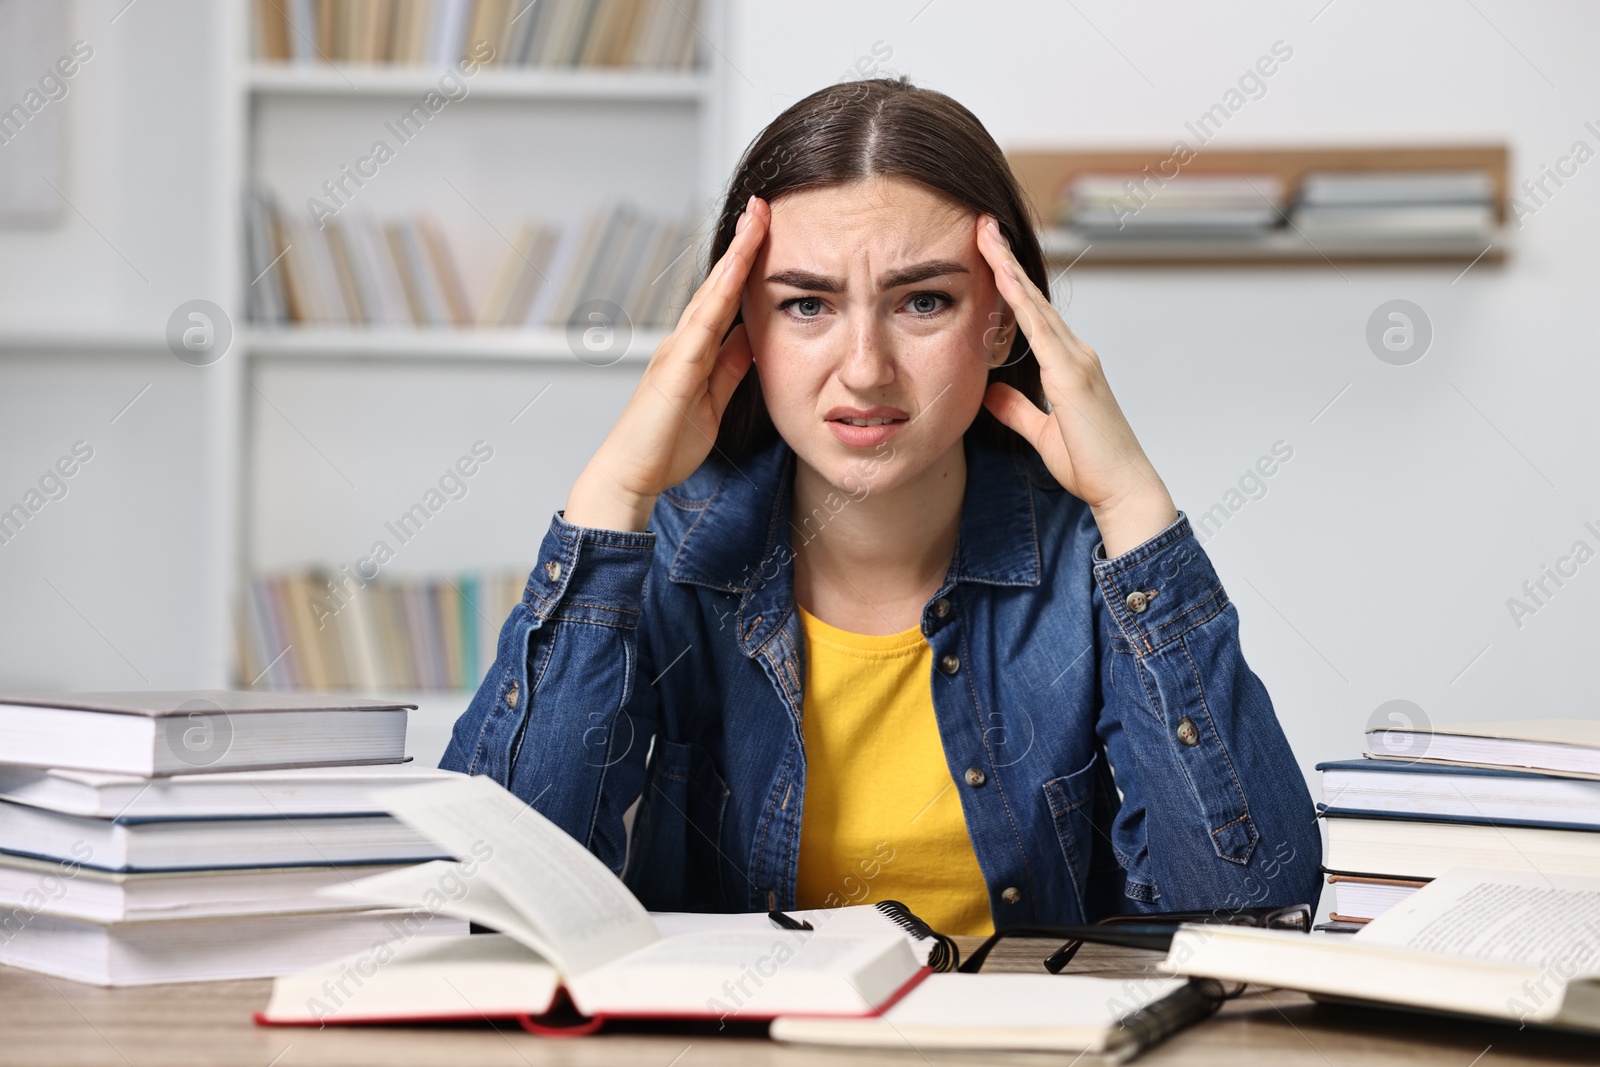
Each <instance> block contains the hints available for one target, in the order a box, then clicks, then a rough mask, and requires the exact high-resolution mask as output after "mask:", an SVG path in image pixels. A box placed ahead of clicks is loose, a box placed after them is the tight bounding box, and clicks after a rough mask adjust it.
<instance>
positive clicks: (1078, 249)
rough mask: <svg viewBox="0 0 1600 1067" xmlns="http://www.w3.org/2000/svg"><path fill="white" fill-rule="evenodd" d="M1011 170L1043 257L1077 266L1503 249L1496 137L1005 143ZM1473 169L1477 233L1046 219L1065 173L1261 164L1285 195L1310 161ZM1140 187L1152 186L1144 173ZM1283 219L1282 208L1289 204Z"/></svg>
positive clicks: (1357, 167)
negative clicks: (1482, 177) (1151, 145)
mask: <svg viewBox="0 0 1600 1067" xmlns="http://www.w3.org/2000/svg"><path fill="white" fill-rule="evenodd" d="M1007 158H1009V159H1010V161H1011V166H1012V169H1013V170H1015V172H1016V174H1017V178H1018V180H1019V181H1020V182H1021V183H1022V185H1023V188H1024V189H1025V191H1026V192H1027V194H1028V196H1029V197H1030V199H1031V200H1032V201H1033V205H1034V208H1035V210H1037V211H1038V212H1040V213H1041V215H1042V218H1041V219H1040V220H1039V221H1040V222H1041V223H1042V224H1043V225H1044V227H1045V228H1044V229H1043V230H1042V232H1041V236H1042V241H1043V244H1044V246H1045V255H1046V257H1047V258H1048V259H1050V260H1051V261H1052V262H1056V263H1063V262H1064V263H1071V264H1075V266H1076V267H1077V268H1083V267H1100V266H1104V267H1129V266H1152V267H1172V266H1201V267H1214V266H1230V265H1231V266H1250V265H1257V266H1260V265H1271V266H1286V265H1307V266H1318V265H1321V266H1326V265H1327V264H1329V263H1332V264H1336V265H1346V264H1350V265H1373V264H1378V265H1389V266H1399V265H1408V264H1416V265H1427V264H1453V265H1457V266H1459V267H1465V266H1467V265H1468V264H1473V263H1476V264H1479V265H1482V264H1496V263H1501V262H1504V260H1505V257H1506V251H1507V243H1508V241H1507V237H1508V231H1507V227H1506V219H1507V214H1506V194H1507V187H1508V182H1507V172H1508V167H1509V151H1508V150H1507V148H1506V147H1505V146H1504V145H1441V146H1436V147H1426V146H1422V147H1392V146H1377V145H1374V146H1348V147H1332V146H1330V147H1316V146H1308V147H1281V148H1274V147H1263V148H1247V149H1223V148H1206V147H1202V148H1200V149H1198V150H1195V151H1193V153H1192V155H1190V156H1189V157H1188V158H1187V160H1186V161H1185V160H1184V157H1183V156H1182V155H1180V154H1175V152H1174V150H1173V148H1171V147H1168V148H1158V149H1111V150H1103V151H1089V150H1084V151H1040V150H1033V151H1014V152H1010V153H1008V154H1007ZM1469 169H1470V170H1482V171H1485V172H1486V173H1487V174H1488V175H1489V178H1490V183H1491V187H1492V200H1493V208H1494V215H1495V218H1496V220H1497V223H1498V225H1497V227H1496V228H1495V230H1494V232H1493V233H1492V234H1490V235H1489V237H1488V239H1487V240H1484V239H1480V238H1477V237H1471V238H1468V237H1455V236H1427V235H1416V236H1401V235H1396V236H1392V237H1391V236H1384V237H1370V236H1368V237H1358V236H1354V235H1352V236H1351V237H1348V238H1344V237H1340V238H1335V237H1333V236H1331V235H1326V236H1324V235H1319V236H1318V237H1317V238H1316V239H1315V241H1314V242H1313V241H1312V240H1310V239H1308V238H1307V237H1305V236H1304V235H1303V234H1301V233H1299V232H1297V231H1296V229H1295V228H1294V227H1293V226H1292V225H1287V224H1282V225H1280V226H1278V227H1275V228H1273V229H1271V230H1266V231H1262V232H1261V233H1259V234H1254V235H1248V236H1241V237H1231V236H1228V237H1217V236H1194V237H1189V236H1163V237H1155V236H1146V235H1139V236H1123V235H1120V234H1111V235H1106V236H1098V235H1095V234H1093V233H1085V232H1082V231H1077V230H1072V229H1067V228H1065V227H1058V226H1055V225H1053V223H1054V217H1053V216H1054V213H1055V210H1056V206H1057V204H1058V202H1059V200H1060V197H1061V193H1062V190H1063V188H1064V187H1065V185H1066V183H1068V182H1070V181H1071V180H1072V179H1073V178H1075V177H1077V176H1079V175H1085V174H1102V175H1103V174H1127V175H1129V176H1136V175H1139V174H1141V173H1147V174H1151V175H1155V176H1156V177H1157V178H1165V179H1168V180H1172V179H1176V180H1181V179H1182V178H1183V177H1185V176H1202V175H1204V176H1219V175H1241V174H1243V175H1251V174H1271V175H1275V176H1276V177H1277V178H1279V179H1280V180H1281V181H1282V183H1283V186H1284V189H1285V190H1286V193H1287V201H1288V202H1289V203H1291V204H1292V202H1293V200H1294V197H1295V195H1296V193H1297V191H1298V188H1299V184H1300V181H1301V179H1302V178H1303V177H1304V176H1305V175H1306V174H1308V173H1310V172H1313V171H1320V172H1326V171H1352V172H1361V171H1396V170H1469ZM1148 188H1149V189H1151V190H1157V191H1156V192H1155V193H1154V195H1155V196H1159V195H1160V194H1159V183H1158V182H1157V181H1156V180H1154V179H1152V180H1150V181H1149V182H1148ZM1290 217H1291V220H1292V214H1291V216H1290Z"/></svg>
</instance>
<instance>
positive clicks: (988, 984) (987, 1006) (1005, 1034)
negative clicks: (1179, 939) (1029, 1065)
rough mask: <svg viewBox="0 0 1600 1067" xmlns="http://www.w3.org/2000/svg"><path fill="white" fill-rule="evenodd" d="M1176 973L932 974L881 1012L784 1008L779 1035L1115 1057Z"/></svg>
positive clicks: (1176, 985)
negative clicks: (791, 1011)
mask: <svg viewBox="0 0 1600 1067" xmlns="http://www.w3.org/2000/svg"><path fill="white" fill-rule="evenodd" d="M1186 984H1187V983H1186V982H1185V981H1184V980H1183V979H1181V978H1166V979H1162V978H1154V979H1142V980H1137V981H1122V980H1118V979H1112V978H1095V977H1091V976H1088V975H1054V974H1042V973H1041V974H959V973H956V974H935V975H930V976H929V977H928V979H927V981H925V982H923V983H921V984H920V985H918V986H917V987H916V988H915V989H913V990H911V992H910V993H908V994H906V996H905V997H904V999H902V1000H900V1001H898V1002H897V1003H895V1004H894V1005H893V1006H892V1007H890V1008H889V1009H888V1010H887V1011H885V1012H884V1013H883V1015H882V1016H880V1017H877V1018H870V1019H829V1018H807V1017H803V1016H784V1017H782V1018H779V1019H775V1020H774V1021H773V1023H772V1028H771V1032H770V1033H771V1036H772V1038H773V1039H774V1040H777V1041H791V1042H800V1043H805V1044H816V1045H846V1046H854V1047H871V1048H890V1049H900V1050H902V1051H908V1052H913V1051H916V1050H919V1049H969V1050H974V1051H975V1050H980V1049H982V1050H990V1051H1018V1052H1022V1051H1041V1052H1083V1053H1093V1054H1098V1055H1103V1056H1110V1057H1112V1058H1114V1059H1115V1058H1118V1057H1117V1053H1118V1052H1119V1051H1120V1050H1122V1049H1123V1048H1125V1047H1126V1048H1128V1050H1129V1051H1130V1052H1131V1051H1134V1050H1135V1049H1136V1048H1137V1046H1138V1045H1139V1043H1140V1039H1139V1036H1138V1030H1137V1029H1136V1028H1135V1027H1133V1026H1130V1025H1128V1023H1129V1020H1130V1019H1131V1017H1133V1016H1135V1015H1136V1014H1137V1013H1138V1012H1139V1011H1141V1010H1142V1009H1144V1008H1146V1007H1147V1006H1149V1005H1152V1004H1154V1003H1156V1002H1158V1001H1161V1000H1163V999H1164V998H1167V997H1171V996H1172V995H1173V994H1175V993H1177V992H1178V991H1179V990H1181V989H1183V988H1184V987H1185V985H1186Z"/></svg>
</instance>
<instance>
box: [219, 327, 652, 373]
mask: <svg viewBox="0 0 1600 1067" xmlns="http://www.w3.org/2000/svg"><path fill="white" fill-rule="evenodd" d="M667 332H668V331H667V330H665V329H649V330H636V331H634V333H633V337H632V340H631V341H630V342H629V345H628V348H627V350H626V351H625V352H624V353H623V355H622V357H621V360H619V362H625V363H646V362H648V361H649V359H650V355H651V353H652V352H654V351H655V349H656V346H657V345H658V344H660V343H661V341H662V340H663V339H664V338H665V337H666V336H667ZM245 346H246V347H247V348H248V349H249V351H250V353H251V356H252V358H254V359H329V358H338V359H365V360H385V359H393V360H523V361H528V362H545V363H557V364H559V363H570V362H572V361H573V360H574V358H575V357H574V356H573V353H572V347H571V345H570V344H569V340H568V337H567V334H566V332H565V331H563V330H557V329H542V330H516V329H477V330H395V329H371V330H363V329H351V328H339V327H315V328H305V329H278V330H252V331H251V332H250V333H249V334H248V335H247V338H246V341H245Z"/></svg>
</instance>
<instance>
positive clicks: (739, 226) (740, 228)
mask: <svg viewBox="0 0 1600 1067" xmlns="http://www.w3.org/2000/svg"><path fill="white" fill-rule="evenodd" d="M749 222H750V212H749V210H748V209H747V210H745V211H741V212H739V221H738V222H736V223H734V224H733V232H734V233H743V232H744V228H745V226H746V225H747V224H748V223H749Z"/></svg>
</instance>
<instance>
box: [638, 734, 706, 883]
mask: <svg viewBox="0 0 1600 1067" xmlns="http://www.w3.org/2000/svg"><path fill="white" fill-rule="evenodd" d="M728 795H729V790H728V786H727V783H726V782H725V781H724V780H723V778H722V775H721V774H719V773H717V768H716V763H715V762H714V761H713V760H712V758H711V754H710V753H709V752H707V751H706V750H705V749H704V748H701V747H700V746H699V745H697V744H695V743H694V742H692V741H667V740H665V739H663V738H660V737H658V738H656V742H655V749H654V751H653V752H652V753H651V756H650V771H649V776H648V778H647V779H646V783H645V793H644V796H643V797H642V798H641V800H640V803H639V811H638V815H637V816H636V818H635V820H634V824H633V834H632V841H631V843H630V847H629V850H628V866H627V871H626V873H625V874H624V878H623V880H624V881H625V882H626V883H627V884H628V887H629V888H630V889H632V890H633V892H634V894H635V895H636V896H637V897H638V898H639V900H640V902H641V903H643V904H644V906H645V907H646V908H647V909H649V910H650V911H683V910H689V909H690V907H691V905H692V906H693V908H694V910H704V909H705V902H708V901H716V902H720V904H721V907H722V908H723V909H724V910H726V909H727V908H728V907H729V904H728V900H727V893H726V891H725V889H724V883H723V867H724V866H725V865H727V864H728V862H729V861H728V860H727V858H726V857H725V856H724V854H723V850H722V824H723V816H724V814H725V813H726V811H727V807H728Z"/></svg>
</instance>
